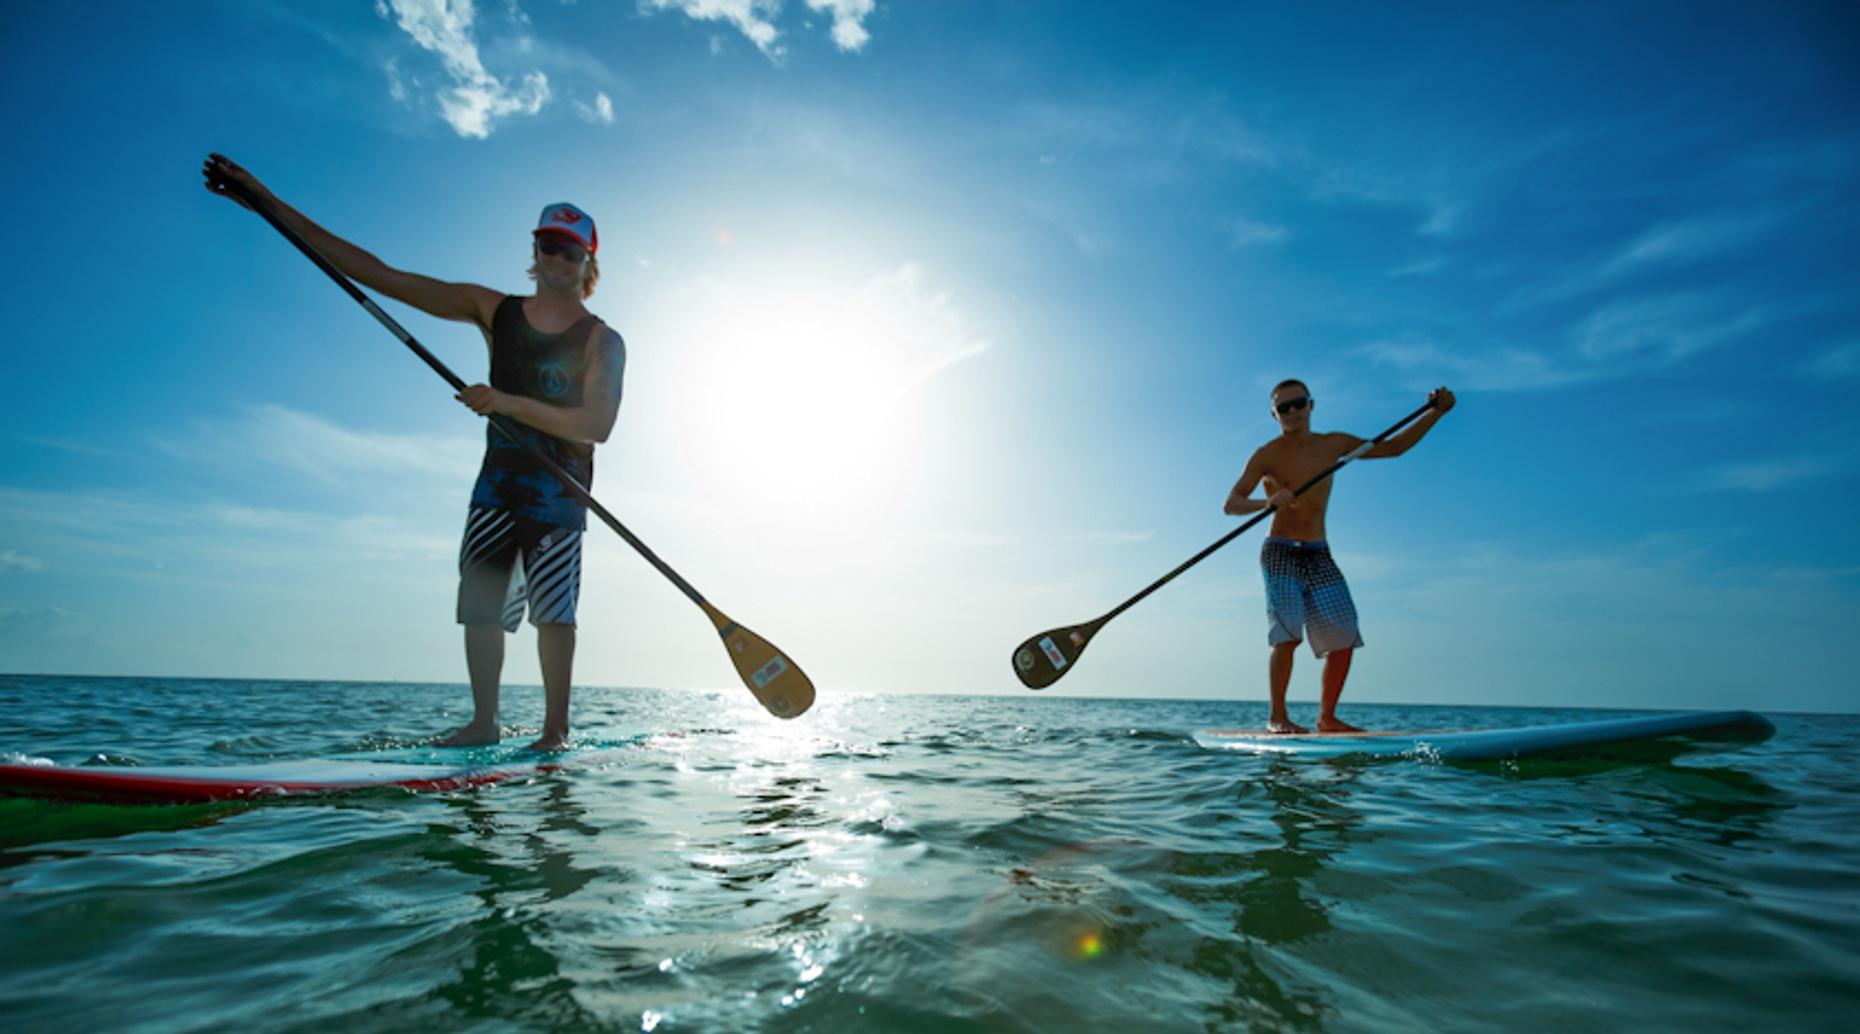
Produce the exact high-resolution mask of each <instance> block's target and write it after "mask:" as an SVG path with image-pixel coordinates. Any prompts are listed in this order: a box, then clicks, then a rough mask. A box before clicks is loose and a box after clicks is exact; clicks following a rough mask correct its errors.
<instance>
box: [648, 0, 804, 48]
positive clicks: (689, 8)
mask: <svg viewBox="0 0 1860 1034" xmlns="http://www.w3.org/2000/svg"><path fill="white" fill-rule="evenodd" d="M642 2H643V3H644V4H645V6H646V7H648V8H649V9H652V10H658V11H677V12H679V13H681V14H683V15H684V16H685V17H687V18H690V19H692V20H694V21H701V22H724V23H727V24H729V25H732V26H735V28H736V31H738V32H740V33H742V34H743V35H744V36H745V37H747V38H748V40H749V42H751V43H754V44H755V45H756V49H757V50H760V51H762V53H764V54H766V55H768V56H769V57H770V58H779V57H781V56H782V54H783V53H784V51H783V48H782V47H780V46H779V45H777V43H776V41H777V40H779V39H780V38H781V30H779V29H777V28H776V27H775V22H774V18H775V16H776V15H778V14H780V13H781V0H642ZM716 49H717V43H716V41H715V40H713V41H712V43H711V50H712V52H713V53H714V52H716Z"/></svg>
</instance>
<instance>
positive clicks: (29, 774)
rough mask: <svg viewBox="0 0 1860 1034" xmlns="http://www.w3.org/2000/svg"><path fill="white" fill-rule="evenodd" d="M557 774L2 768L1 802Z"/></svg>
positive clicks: (311, 764)
mask: <svg viewBox="0 0 1860 1034" xmlns="http://www.w3.org/2000/svg"><path fill="white" fill-rule="evenodd" d="M554 767H556V762H554V761H553V760H551V759H548V758H539V759H537V760H535V761H511V762H504V763H499V764H467V765H431V764H428V765H422V764H406V763H396V762H391V761H348V760H342V761H338V760H310V761H280V762H274V763H269V764H258V765H182V766H174V767H165V768H164V767H148V768H142V767H134V768H130V767H94V768H86V767H70V768H67V767H62V766H58V765H49V764H46V765H35V764H4V765H0V796H23V797H42V798H49V799H52V800H61V801H109V802H115V803H123V804H199V803H204V802H208V801H224V800H244V799H253V798H263V797H278V796H302V795H311V794H337V793H353V792H355V791H357V790H370V789H382V788H398V789H402V790H408V791H413V792H434V791H446V790H463V789H467V788H470V787H475V786H488V785H490V784H492V783H500V782H503V781H504V780H506V779H511V778H515V777H518V776H525V775H533V774H535V773H537V772H541V771H546V770H548V769H551V768H554Z"/></svg>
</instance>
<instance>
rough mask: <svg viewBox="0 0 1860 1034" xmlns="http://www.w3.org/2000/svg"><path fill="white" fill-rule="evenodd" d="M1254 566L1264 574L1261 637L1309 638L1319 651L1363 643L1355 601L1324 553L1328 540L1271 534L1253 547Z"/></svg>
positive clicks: (1275, 641)
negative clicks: (1264, 627) (1265, 625)
mask: <svg viewBox="0 0 1860 1034" xmlns="http://www.w3.org/2000/svg"><path fill="white" fill-rule="evenodd" d="M1259 567H1260V570H1261V572H1263V573H1264V574H1265V576H1266V619H1267V621H1269V622H1270V623H1271V627H1270V629H1268V631H1267V633H1266V642H1267V643H1270V644H1271V645H1273V646H1277V645H1279V644H1280V643H1296V642H1309V643H1310V644H1311V652H1312V653H1314V654H1316V655H1318V656H1319V657H1322V656H1324V655H1325V654H1328V653H1330V652H1331V651H1332V650H1354V649H1355V648H1357V647H1359V646H1361V645H1363V636H1362V633H1361V632H1360V631H1359V630H1358V629H1357V627H1356V604H1355V602H1354V601H1352V600H1351V599H1350V587H1349V586H1348V585H1346V584H1344V581H1343V572H1342V571H1339V570H1337V563H1336V561H1334V560H1332V559H1331V558H1330V545H1329V543H1327V542H1325V541H1324V540H1322V539H1319V540H1317V541H1315V542H1302V541H1300V540H1298V539H1288V538H1280V537H1279V536H1276V535H1274V536H1271V537H1269V538H1267V539H1266V541H1265V543H1264V544H1263V545H1261V546H1260V548H1259Z"/></svg>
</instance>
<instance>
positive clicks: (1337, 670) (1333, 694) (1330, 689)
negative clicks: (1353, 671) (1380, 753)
mask: <svg viewBox="0 0 1860 1034" xmlns="http://www.w3.org/2000/svg"><path fill="white" fill-rule="evenodd" d="M1355 654H1356V650H1355V648H1354V647H1352V648H1349V649H1345V650H1332V651H1331V652H1330V653H1328V654H1326V655H1325V657H1324V695H1323V697H1322V698H1320V700H1319V702H1318V723H1317V727H1318V731H1319V732H1362V731H1363V730H1361V729H1359V728H1357V727H1356V726H1354V725H1351V724H1349V723H1348V722H1344V721H1340V720H1339V719H1338V718H1337V698H1338V697H1341V696H1343V682H1344V680H1345V679H1347V678H1349V677H1350V658H1351V657H1353V656H1355Z"/></svg>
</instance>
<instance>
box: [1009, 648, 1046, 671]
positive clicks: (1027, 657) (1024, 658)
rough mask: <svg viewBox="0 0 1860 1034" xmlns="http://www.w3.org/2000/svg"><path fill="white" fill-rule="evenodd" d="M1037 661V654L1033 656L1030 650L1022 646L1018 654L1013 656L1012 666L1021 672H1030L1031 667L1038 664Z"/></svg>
mask: <svg viewBox="0 0 1860 1034" xmlns="http://www.w3.org/2000/svg"><path fill="white" fill-rule="evenodd" d="M1039 660H1040V658H1039V655H1038V654H1035V653H1034V652H1033V651H1032V650H1029V649H1027V648H1026V647H1024V646H1023V647H1021V648H1020V652H1018V653H1016V654H1015V655H1014V666H1015V667H1016V668H1019V669H1020V670H1022V671H1032V670H1033V666H1034V665H1035V664H1036V663H1038V662H1039Z"/></svg>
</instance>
